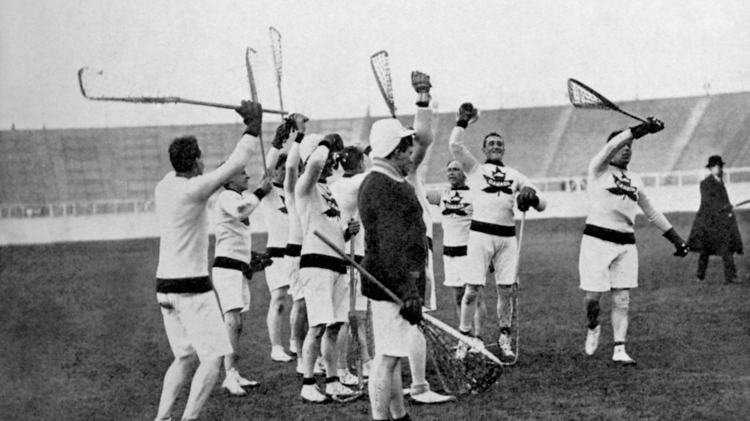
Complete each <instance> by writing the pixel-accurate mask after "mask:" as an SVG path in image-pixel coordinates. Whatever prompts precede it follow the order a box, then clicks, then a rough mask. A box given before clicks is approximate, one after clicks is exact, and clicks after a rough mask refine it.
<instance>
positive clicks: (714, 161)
mask: <svg viewBox="0 0 750 421" xmlns="http://www.w3.org/2000/svg"><path fill="white" fill-rule="evenodd" d="M724 164H725V162H724V161H722V160H721V157H720V156H719V155H711V156H710V157H709V158H708V164H706V168H711V167H713V166H716V165H720V166H722V167H723V166H724Z"/></svg>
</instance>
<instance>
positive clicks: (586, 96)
mask: <svg viewBox="0 0 750 421" xmlns="http://www.w3.org/2000/svg"><path fill="white" fill-rule="evenodd" d="M568 96H569V97H570V102H571V103H572V104H573V106H574V107H576V108H587V109H598V110H617V109H618V107H617V105H615V104H614V103H612V101H610V100H608V99H607V98H605V97H604V96H602V95H601V94H599V93H598V92H596V91H595V90H593V89H591V88H589V87H588V86H586V85H584V84H583V83H581V82H579V81H577V80H575V79H568Z"/></svg>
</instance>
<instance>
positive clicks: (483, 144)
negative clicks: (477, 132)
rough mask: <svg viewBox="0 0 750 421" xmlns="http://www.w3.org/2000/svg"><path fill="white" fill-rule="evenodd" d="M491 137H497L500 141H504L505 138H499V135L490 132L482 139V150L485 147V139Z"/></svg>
mask: <svg viewBox="0 0 750 421" xmlns="http://www.w3.org/2000/svg"><path fill="white" fill-rule="evenodd" d="M492 136H495V137H499V138H500V139H502V140H503V141H505V138H503V137H502V136H500V133H497V132H490V133H489V134H488V135H487V136H485V137H484V140H483V141H482V147H483V148H484V147H486V146H487V138H489V137H492Z"/></svg>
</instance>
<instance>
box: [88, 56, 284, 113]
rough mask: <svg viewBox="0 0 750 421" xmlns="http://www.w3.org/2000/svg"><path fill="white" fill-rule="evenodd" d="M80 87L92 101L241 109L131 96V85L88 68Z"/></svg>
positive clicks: (176, 99)
mask: <svg viewBox="0 0 750 421" xmlns="http://www.w3.org/2000/svg"><path fill="white" fill-rule="evenodd" d="M78 85H79V87H80V88H81V94H82V95H83V96H84V98H86V99H90V100H92V101H116V102H130V103H140V104H192V105H202V106H205V107H214V108H226V109H229V110H237V109H238V108H239V107H238V106H236V105H228V104H217V103H215V102H206V101H196V100H193V99H186V98H180V97H176V96H143V95H131V94H129V93H127V92H128V90H129V89H130V88H129V85H130V83H128V82H126V81H123V80H118V79H117V78H116V77H113V76H109V75H108V74H105V73H104V71H101V70H99V71H97V70H92V69H90V68H88V67H83V68H81V69H80V70H78ZM263 112H264V113H269V114H281V115H284V114H286V113H285V112H283V111H277V110H269V109H263Z"/></svg>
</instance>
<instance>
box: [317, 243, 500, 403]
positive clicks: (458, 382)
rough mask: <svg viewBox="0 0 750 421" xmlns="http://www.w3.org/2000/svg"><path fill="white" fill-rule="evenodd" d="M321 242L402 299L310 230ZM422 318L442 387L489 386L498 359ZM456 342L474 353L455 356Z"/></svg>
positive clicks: (470, 389) (425, 316) (461, 390)
mask: <svg viewBox="0 0 750 421" xmlns="http://www.w3.org/2000/svg"><path fill="white" fill-rule="evenodd" d="M314 233H315V235H316V236H318V238H320V239H321V240H322V241H323V242H324V243H326V244H327V245H328V246H329V247H330V248H331V249H332V250H334V251H335V252H336V253H338V255H339V256H341V258H343V259H344V260H346V261H347V262H349V264H351V265H352V266H354V267H355V268H356V269H357V270H358V271H359V273H360V274H362V276H364V277H365V278H367V279H368V280H369V281H370V282H372V283H374V284H375V285H377V286H378V287H380V288H381V289H382V290H383V292H385V293H386V294H388V296H389V297H390V298H391V299H392V300H393V301H394V302H395V303H396V305H398V306H401V305H402V304H403V301H401V299H400V298H399V297H398V296H397V295H396V294H394V293H393V292H392V291H391V290H389V289H388V288H386V287H385V285H383V284H382V283H380V281H378V280H377V279H376V278H375V277H374V276H372V275H371V274H370V273H369V272H367V270H365V269H364V268H363V267H362V266H361V265H359V264H358V263H357V262H355V261H354V259H352V258H350V257H349V256H348V255H347V254H346V252H344V251H343V250H341V249H340V248H338V247H337V246H336V245H335V244H334V243H333V242H331V241H330V240H329V239H328V238H326V237H325V236H324V235H323V234H321V233H320V232H319V231H317V230H315V231H314ZM422 317H423V320H422V321H421V322H419V328H420V330H421V331H422V333H423V334H424V336H425V339H426V340H427V343H428V344H430V349H431V350H432V356H433V357H434V360H433V361H434V362H435V368H436V370H437V371H438V372H439V377H440V380H441V382H443V383H444V384H445V386H446V391H447V392H449V393H456V394H459V393H474V394H476V393H481V392H483V391H485V390H487V389H488V388H489V387H490V386H492V385H493V384H494V383H495V382H496V381H497V379H499V378H500V375H501V374H502V365H501V363H500V360H499V359H498V358H497V357H496V356H495V355H494V354H492V353H491V352H489V351H487V350H486V349H484V347H481V348H480V347H475V346H473V345H472V338H469V337H467V336H465V335H462V334H461V333H460V332H458V331H457V330H456V329H454V328H452V327H450V326H448V325H447V324H445V323H443V322H442V321H440V320H438V319H437V318H435V317H433V316H431V315H429V314H427V313H424V314H422ZM457 342H461V343H463V344H466V345H467V346H469V347H470V348H472V349H473V350H475V351H476V352H469V353H467V355H466V357H465V358H463V359H460V360H459V359H456V358H455V345H456V343H457Z"/></svg>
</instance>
